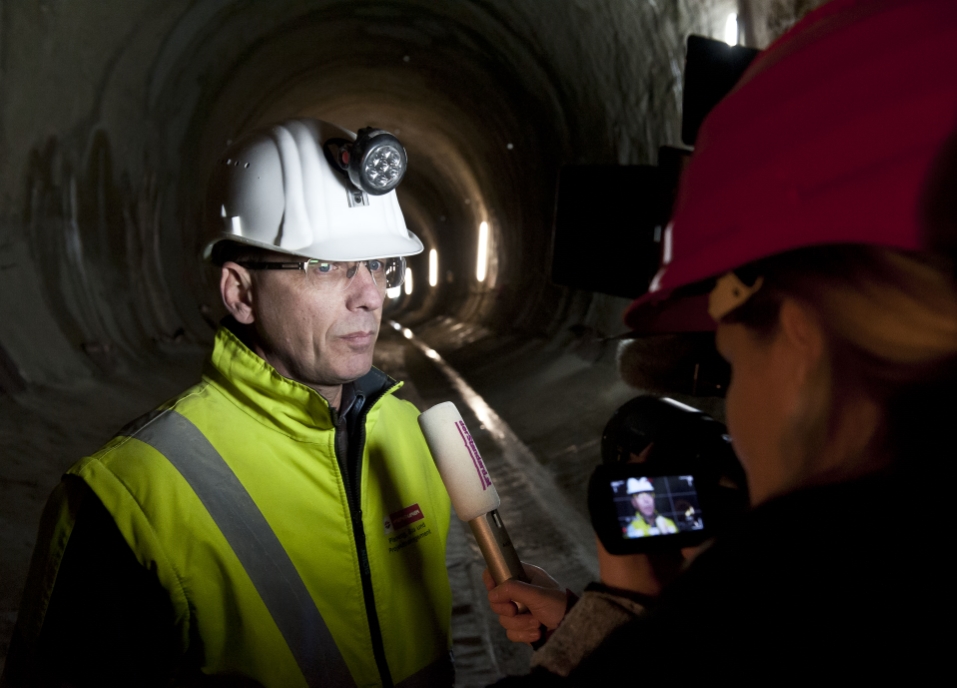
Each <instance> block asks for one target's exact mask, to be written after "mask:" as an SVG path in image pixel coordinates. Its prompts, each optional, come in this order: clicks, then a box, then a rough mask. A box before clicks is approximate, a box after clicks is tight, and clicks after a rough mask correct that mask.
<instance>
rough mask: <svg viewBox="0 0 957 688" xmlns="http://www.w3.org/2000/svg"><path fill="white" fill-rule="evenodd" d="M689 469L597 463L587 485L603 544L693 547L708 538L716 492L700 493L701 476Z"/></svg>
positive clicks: (637, 548) (622, 549)
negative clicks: (661, 469)
mask: <svg viewBox="0 0 957 688" xmlns="http://www.w3.org/2000/svg"><path fill="white" fill-rule="evenodd" d="M679 463H680V462H679ZM690 468H691V467H690V466H686V465H682V466H675V467H674V469H673V471H674V472H672V471H668V472H667V473H665V472H664V471H661V472H655V471H653V470H649V467H648V466H645V465H643V464H640V463H620V464H602V465H600V466H597V467H596V468H595V472H594V473H593V474H592V477H591V480H590V482H589V485H588V511H589V513H590V514H591V517H592V526H594V528H595V533H597V535H598V537H599V539H600V540H601V543H602V544H603V545H604V546H605V549H606V550H608V551H609V552H611V553H612V554H635V553H638V552H661V551H667V550H678V549H680V548H682V547H694V546H695V545H698V544H700V543H702V542H704V540H706V539H707V538H709V537H711V535H712V533H711V530H712V529H713V528H714V526H715V524H714V523H713V522H712V521H714V518H713V516H714V514H713V513H710V512H709V509H710V507H711V506H713V504H712V500H713V497H714V495H713V494H711V492H709V491H708V490H706V489H705V490H704V494H703V493H702V491H701V489H703V488H704V486H703V485H700V486H699V484H698V483H699V481H700V480H701V477H702V476H701V475H699V474H698V473H697V472H695V471H693V470H689V469H690ZM702 506H703V507H704V508H702ZM709 514H710V515H709ZM719 520H720V519H719Z"/></svg>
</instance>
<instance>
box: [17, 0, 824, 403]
mask: <svg viewBox="0 0 957 688" xmlns="http://www.w3.org/2000/svg"><path fill="white" fill-rule="evenodd" d="M815 4H818V3H817V2H816V1H815V0H769V1H767V2H761V1H758V0H755V1H753V2H743V3H741V4H740V7H739V6H738V3H735V2H733V1H732V0H674V1H670V2H666V1H665V0H629V1H621V0H595V1H593V2H580V1H576V0H560V1H555V2H549V3H547V4H543V3H542V2H537V1H535V0H524V1H520V2H515V1H511V0H483V1H479V0H460V1H458V2H451V1H446V2H427V1H426V0H404V1H401V2H400V1H398V0H349V1H346V0H311V1H307V2H303V1H301V0H274V1H272V2H269V3H262V2H253V1H252V0H195V1H192V2H190V1H188V0H138V1H137V2H129V1H128V0H70V1H65V0H61V1H52V0H50V1H47V0H17V1H13V0H3V2H2V4H0V149H2V151H3V155H2V156H0V233H2V240H0V386H2V387H3V388H4V389H9V390H16V389H19V388H22V387H23V385H25V384H27V383H29V382H40V383H66V382H69V381H71V380H76V379H82V378H84V377H87V376H91V375H102V374H111V373H112V372H115V371H116V370H122V369H128V368H135V367H137V366H138V365H141V364H148V363H149V361H150V360H152V359H154V358H155V357H157V356H160V357H162V356H163V355H164V351H166V350H167V349H168V348H169V347H171V346H175V345H176V343H177V342H182V341H187V340H191V341H198V342H208V341H209V340H210V337H211V333H212V331H213V326H214V325H215V322H216V320H217V319H218V316H219V315H220V313H221V310H220V306H219V302H218V297H217V295H216V293H215V290H214V289H213V288H211V284H210V279H209V273H208V272H205V271H204V268H203V266H202V264H201V262H200V260H199V258H198V254H199V251H200V248H201V246H202V243H203V227H202V221H201V217H202V197H203V192H204V188H205V180H206V177H207V175H208V172H209V169H210V166H211V164H212V162H213V161H214V160H215V159H216V158H217V157H218V156H219V155H220V153H221V152H222V150H223V148H224V146H225V145H226V144H227V142H228V141H229V140H231V139H233V138H235V137H236V136H238V135H239V134H241V133H242V132H243V131H245V130H248V129H249V128H250V127H253V126H256V125H258V124H262V123H265V122H269V121H274V120H277V119H281V118H285V117H290V116H318V117H325V118H328V119H331V120H334V121H337V122H339V123H341V124H344V125H345V126H347V127H351V128H353V129H356V128H359V127H360V126H364V125H366V124H376V125H379V126H383V127H386V128H389V129H392V130H396V131H399V132H400V137H401V138H402V139H403V141H404V142H405V143H406V145H407V147H408V149H409V153H410V158H411V161H412V170H411V171H410V173H409V177H408V180H407V182H406V183H405V184H404V185H403V187H402V188H401V190H400V197H401V201H402V203H403V206H404V207H405V209H406V214H407V216H408V220H409V224H410V226H411V227H412V228H413V229H414V230H415V231H416V232H417V233H419V234H420V236H422V238H423V239H424V241H425V243H426V246H427V249H428V248H432V247H435V248H437V249H438V250H439V253H440V261H441V263H442V267H441V272H442V276H443V281H442V284H441V285H440V288H438V289H435V290H427V289H422V288H420V289H419V290H418V291H417V292H416V293H414V294H413V295H412V296H411V297H403V298H402V299H401V302H400V303H399V304H397V306H398V310H401V311H403V312H405V313H407V314H409V316H410V317H412V319H413V320H414V321H416V322H422V321H425V320H428V319H429V318H432V317H435V316H447V317H452V318H454V319H455V320H457V321H468V322H474V323H478V324H480V325H482V326H485V327H488V328H490V329H491V331H493V332H501V331H516V330H517V331H521V332H524V333H526V334H528V335H530V336H541V337H549V336H552V335H553V334H554V333H556V332H558V331H561V330H562V329H564V328H566V327H567V326H568V324H569V323H575V322H586V323H589V324H591V325H595V326H596V327H597V329H598V330H600V331H603V332H613V331H614V330H616V329H617V328H618V324H617V318H618V315H617V314H618V312H619V311H620V307H621V305H622V302H621V301H620V300H618V299H614V298H611V297H606V296H602V295H596V294H591V293H583V292H576V291H573V290H569V289H565V288H560V287H556V286H555V285H552V284H551V283H550V281H549V279H548V274H549V264H548V261H549V249H550V230H551V222H552V214H553V206H554V189H555V182H556V179H557V173H558V169H559V168H560V166H561V165H562V164H568V163H608V162H612V163H614V162H618V163H622V164H628V163H653V162H654V157H655V151H656V149H657V147H658V145H660V144H667V143H677V142H678V140H679V135H678V132H679V125H680V99H681V69H682V58H683V41H684V38H685V36H686V35H687V34H689V33H700V34H705V35H714V36H718V35H720V34H721V32H722V30H723V21H724V18H725V17H726V15H727V13H728V12H729V11H734V10H736V9H737V10H738V12H739V14H740V15H741V16H742V17H744V18H747V19H748V22H747V23H746V24H745V31H744V34H745V36H746V37H747V40H749V41H750V42H752V43H753V44H759V45H760V44H763V43H765V42H767V41H768V40H770V39H771V38H772V37H773V36H774V35H775V34H776V33H779V32H780V31H782V30H784V29H786V28H787V27H788V26H789V25H790V23H793V21H794V18H795V17H797V16H800V14H803V12H805V11H806V10H807V9H809V8H810V7H812V6H813V5H815ZM482 220H487V221H488V222H489V225H490V227H491V232H492V241H493V246H494V249H495V250H494V252H493V260H492V265H491V269H490V276H489V279H487V280H486V281H485V282H484V283H478V282H477V281H476V280H475V279H474V262H475V251H476V248H475V239H476V233H477V227H478V224H479V222H481V221H482ZM426 256H427V252H426V253H425V254H423V255H422V256H419V257H417V258H413V259H411V260H410V264H411V265H412V267H413V270H414V271H415V273H416V274H417V275H418V277H419V280H418V284H419V285H424V283H425V280H424V277H425V261H426V260H427V258H426ZM393 310H396V309H393Z"/></svg>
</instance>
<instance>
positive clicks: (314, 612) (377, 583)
mask: <svg viewBox="0 0 957 688" xmlns="http://www.w3.org/2000/svg"><path fill="white" fill-rule="evenodd" d="M373 373H374V374H378V375H379V376H381V379H387V378H385V376H384V375H383V374H382V373H379V372H378V371H373ZM398 386H399V385H397V384H396V385H394V386H392V387H391V388H390V389H385V390H382V391H380V392H379V393H378V395H377V394H373V395H372V397H370V398H369V399H368V400H367V402H366V408H365V409H364V411H365V412H366V416H365V433H364V435H365V442H364V446H363V449H362V466H361V493H360V494H361V514H360V513H353V511H355V510H354V509H351V508H350V505H349V503H348V501H347V496H346V492H345V487H344V483H343V478H342V475H341V473H340V468H339V463H338V461H337V459H336V454H335V442H334V439H335V428H334V426H333V424H332V420H331V414H330V410H329V407H328V404H327V403H326V401H325V399H323V398H322V397H321V396H320V395H319V394H317V393H316V392H315V391H314V390H312V389H311V388H309V387H307V386H305V385H302V384H300V383H298V382H295V381H293V380H290V379H288V378H285V377H282V376H281V375H279V374H278V373H277V372H276V371H275V370H274V369H273V368H272V367H271V366H269V365H268V364H267V363H266V362H265V361H264V360H263V359H261V358H260V357H259V356H257V355H256V354H254V353H253V352H252V351H250V350H249V349H248V348H246V346H245V345H243V344H242V343H241V342H240V341H239V340H238V339H237V338H236V337H235V335H233V334H232V333H231V332H229V330H227V329H225V328H222V329H220V331H219V332H218V333H217V336H216V342H215V348H214V351H213V354H212V356H211V359H210V361H209V363H208V364H207V367H206V370H205V371H204V375H203V380H202V382H201V383H200V384H198V385H197V386H195V387H193V388H191V389H189V390H187V391H186V392H185V393H183V394H182V395H180V396H179V397H177V398H176V399H174V400H172V401H171V402H169V403H167V404H165V405H164V406H163V407H161V408H160V409H158V410H157V411H155V412H153V414H150V415H149V416H148V417H145V418H144V419H143V420H142V421H141V422H139V423H138V424H137V427H130V428H128V429H125V430H124V431H123V432H121V433H120V435H118V436H117V437H116V438H114V439H113V440H112V441H110V442H109V443H108V444H107V445H105V446H104V447H103V448H102V449H100V450H99V451H98V452H97V453H96V454H94V455H93V456H90V457H87V458H85V459H83V460H81V461H80V462H79V463H77V464H76V465H74V466H73V467H72V468H71V469H70V470H69V473H70V474H73V475H75V476H78V477H80V478H81V479H82V480H84V481H85V482H86V484H87V485H89V487H90V488H91V489H92V490H93V491H94V492H95V493H96V495H97V496H98V497H99V499H100V500H101V501H102V502H103V504H104V506H105V507H106V508H107V510H108V511H109V512H110V513H111V514H112V516H113V518H114V520H115V521H116V525H117V526H118V527H119V530H120V532H121V533H122V535H123V537H124V538H125V539H126V542H127V543H128V544H129V546H130V548H131V549H132V550H133V552H134V554H135V555H136V557H137V559H138V560H139V563H140V564H141V565H143V566H144V567H148V568H149V569H152V570H155V571H156V574H157V576H158V579H159V581H160V583H161V584H162V586H163V587H164V588H165V589H166V590H167V592H168V593H169V596H170V599H171V600H172V602H173V608H174V610H175V614H176V628H177V632H178V634H179V636H180V640H181V644H182V648H183V651H184V652H185V651H186V649H187V648H188V646H189V644H190V638H191V637H192V636H193V635H198V636H199V638H201V639H202V644H203V666H202V669H203V671H204V672H206V673H210V674H216V673H238V674H242V675H245V676H248V677H250V678H253V679H255V680H257V681H259V682H260V683H262V684H263V685H264V686H267V687H270V686H277V687H278V686H283V687H285V686H314V685H348V684H349V683H354V684H355V685H359V686H373V685H380V684H381V682H382V680H383V679H382V676H381V674H380V671H379V668H378V667H377V660H376V656H375V652H374V650H373V645H374V635H375V633H376V629H375V628H374V627H375V625H376V624H377V625H378V632H379V633H380V634H381V648H382V650H383V653H384V660H385V662H386V663H387V665H388V673H389V674H390V675H391V680H392V682H394V683H395V684H404V685H419V684H421V685H429V684H430V683H431V682H432V681H434V680H436V679H435V676H436V675H441V674H442V673H443V672H445V671H447V669H448V656H449V649H450V645H451V642H450V632H449V625H450V617H451V592H450V589H449V582H448V575H447V571H446V566H445V543H446V537H447V534H448V527H449V515H450V505H449V499H448V495H447V493H446V492H445V488H444V487H443V485H442V482H441V479H440V477H439V474H438V472H437V471H436V469H435V465H434V463H433V461H432V458H431V455H430V454H429V450H428V447H427V446H426V444H425V440H424V438H423V437H422V434H421V432H420V431H419V428H418V424H417V422H416V417H417V415H418V411H417V410H416V409H415V407H414V406H412V405H411V404H409V403H408V402H405V401H402V400H399V399H397V398H396V397H394V396H392V392H394V391H395V389H397V388H398ZM360 524H361V527H360ZM362 535H364V538H365V548H364V549H365V552H366V554H367V562H368V564H367V566H368V568H367V572H368V575H367V577H366V585H365V586H364V585H363V572H362V569H363V566H364V565H365V561H363V557H362V556H361V551H362V549H363V548H362V547H361V546H360V545H361V538H362ZM367 599H368V600H374V614H370V613H369V610H368V609H367V606H366V601H367ZM436 672H438V674H437V673H436ZM445 675H447V674H445Z"/></svg>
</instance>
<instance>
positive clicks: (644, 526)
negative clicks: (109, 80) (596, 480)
mask: <svg viewBox="0 0 957 688" xmlns="http://www.w3.org/2000/svg"><path fill="white" fill-rule="evenodd" d="M611 491H612V494H613V495H614V499H615V509H616V511H617V512H618V523H619V525H620V526H621V536H622V538H624V539H626V540H633V539H635V538H641V537H653V536H656V535H674V534H675V533H685V532H689V531H693V530H701V529H702V528H704V520H703V519H702V515H701V506H700V504H699V503H698V493H697V491H696V490H695V487H694V476H690V475H663V476H657V477H654V478H651V477H640V478H639V477H636V478H628V479H626V480H612V481H611Z"/></svg>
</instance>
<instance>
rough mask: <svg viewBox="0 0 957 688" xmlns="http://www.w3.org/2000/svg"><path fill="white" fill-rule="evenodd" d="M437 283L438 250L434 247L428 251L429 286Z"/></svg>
mask: <svg viewBox="0 0 957 688" xmlns="http://www.w3.org/2000/svg"><path fill="white" fill-rule="evenodd" d="M438 283H439V252H438V251H436V250H435V249H434V248H433V249H432V250H430V251H429V286H430V287H434V286H435V285H436V284H438Z"/></svg>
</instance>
